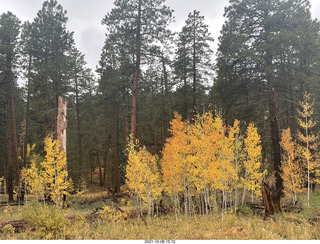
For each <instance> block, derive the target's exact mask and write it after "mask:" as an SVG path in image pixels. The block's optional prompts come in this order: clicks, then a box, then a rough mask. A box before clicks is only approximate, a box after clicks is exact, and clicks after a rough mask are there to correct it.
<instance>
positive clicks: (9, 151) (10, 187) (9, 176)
mask: <svg viewBox="0 0 320 244" xmlns="http://www.w3.org/2000/svg"><path fill="white" fill-rule="evenodd" d="M8 85H9V84H8ZM9 101H10V95H9V93H8V102H7V127H8V128H7V133H8V134H7V139H8V142H7V144H8V145H7V191H8V194H9V202H10V201H13V175H12V140H11V136H12V131H11V125H12V124H11V112H10V111H11V108H10V107H11V106H10V102H9Z"/></svg>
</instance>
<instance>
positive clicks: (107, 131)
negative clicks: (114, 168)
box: [102, 125, 110, 187]
mask: <svg viewBox="0 0 320 244" xmlns="http://www.w3.org/2000/svg"><path fill="white" fill-rule="evenodd" d="M108 158H109V125H107V126H106V151H105V154H104V160H103V182H102V184H103V186H105V185H106V178H107V173H108V172H110V171H109V167H108ZM107 169H108V170H107ZM108 178H110V174H108ZM108 182H109V180H108ZM108 187H110V185H109V184H108Z"/></svg>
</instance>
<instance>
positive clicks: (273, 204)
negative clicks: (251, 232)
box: [261, 182, 282, 217]
mask: <svg viewBox="0 0 320 244" xmlns="http://www.w3.org/2000/svg"><path fill="white" fill-rule="evenodd" d="M261 191H262V199H263V205H264V211H265V216H266V217H268V216H270V215H273V214H274V213H278V212H282V211H281V200H280V198H279V197H278V196H277V194H276V193H275V191H272V190H271V189H270V187H269V185H268V184H267V183H265V182H262V187H261Z"/></svg>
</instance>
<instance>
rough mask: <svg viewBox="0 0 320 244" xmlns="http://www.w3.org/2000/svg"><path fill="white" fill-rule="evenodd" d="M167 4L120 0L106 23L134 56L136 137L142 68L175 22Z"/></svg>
mask: <svg viewBox="0 0 320 244" xmlns="http://www.w3.org/2000/svg"><path fill="white" fill-rule="evenodd" d="M164 3H165V0H159V1H152V0H144V1H142V0H134V1H129V0H116V1H115V2H114V5H115V6H114V8H113V9H112V10H111V12H110V13H108V14H107V15H106V17H105V18H104V19H103V21H102V23H103V24H105V25H106V26H107V28H108V32H109V33H112V34H115V35H116V37H117V38H120V39H122V38H124V37H125V38H126V43H127V44H128V47H129V48H130V49H129V50H130V53H129V55H133V56H134V67H135V68H134V73H133V74H132V75H133V85H132V113H131V134H133V135H134V136H136V124H137V104H138V100H137V98H138V84H139V77H140V76H141V67H140V66H141V64H143V63H144V62H145V58H146V57H147V55H152V53H153V52H154V50H156V49H157V41H158V37H159V36H161V33H162V32H164V31H165V29H166V28H167V26H168V25H169V23H170V22H171V21H172V10H170V8H169V7H167V6H165V5H164ZM117 40H119V39H117Z"/></svg>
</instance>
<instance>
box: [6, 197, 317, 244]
mask: <svg viewBox="0 0 320 244" xmlns="http://www.w3.org/2000/svg"><path fill="white" fill-rule="evenodd" d="M87 197H91V196H87ZM80 200H81V201H82V200H83V197H81V199H80ZM319 203H320V194H319V193H316V194H314V195H313V197H312V201H311V206H310V208H307V207H306V206H304V208H305V210H304V212H303V213H300V214H286V213H285V214H281V215H276V216H274V218H273V219H268V220H263V219H262V218H261V217H259V216H247V217H245V216H241V215H240V216H238V215H236V214H225V215H224V218H223V221H222V215H221V214H218V213H217V214H216V215H214V216H196V217H195V218H190V217H185V216H181V217H180V219H179V220H178V221H177V220H176V217H175V215H173V214H168V215H162V216H160V217H159V218H155V219H153V220H151V219H147V225H145V224H144V223H143V222H141V221H140V222H139V221H138V220H137V219H131V220H122V221H117V222H110V221H102V220H97V221H94V222H88V221H84V220H83V216H84V215H85V214H88V213H90V212H92V211H93V210H94V209H95V208H97V207H101V206H103V205H104V203H103V202H97V203H95V204H93V205H90V206H87V205H80V204H78V203H77V198H75V199H73V202H72V203H71V206H70V208H68V209H66V210H61V211H62V212H63V214H64V215H65V216H78V217H79V218H77V217H76V221H69V222H68V221H67V224H66V226H65V228H64V230H63V231H61V232H60V233H59V234H58V235H57V236H53V235H52V234H50V233H49V234H48V233H42V232H41V231H40V230H32V229H30V228H29V229H27V230H26V231H25V232H23V233H12V232H10V231H7V232H6V233H0V239H10V240H14V239H77V240H83V239H86V240H88V239H90V240H91V239H93V240H154V239H156V240H170V239H173V240H193V239H195V240H213V239H219V240H230V239H231V240H248V239H249V240H316V239H320V224H319V223H318V224H315V225H311V224H309V223H308V219H309V218H312V217H315V216H316V215H318V214H320V204H319ZM23 208H24V207H17V206H15V207H2V208H0V222H2V221H8V220H14V219H20V218H22V211H23ZM123 208H124V209H125V210H126V211H128V210H130V209H132V208H133V206H123ZM288 218H291V219H299V220H300V221H301V223H300V224H296V223H293V222H291V221H288ZM233 227H241V229H243V231H241V232H240V233H234V234H230V233H228V231H229V232H230V230H231V229H232V228H233ZM9 230H10V229H9Z"/></svg>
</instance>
